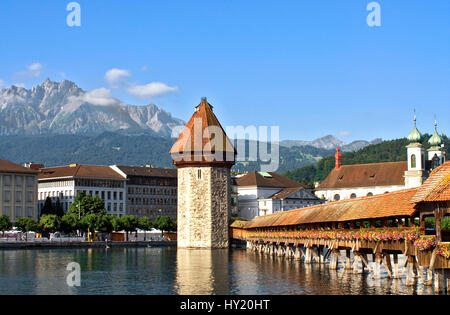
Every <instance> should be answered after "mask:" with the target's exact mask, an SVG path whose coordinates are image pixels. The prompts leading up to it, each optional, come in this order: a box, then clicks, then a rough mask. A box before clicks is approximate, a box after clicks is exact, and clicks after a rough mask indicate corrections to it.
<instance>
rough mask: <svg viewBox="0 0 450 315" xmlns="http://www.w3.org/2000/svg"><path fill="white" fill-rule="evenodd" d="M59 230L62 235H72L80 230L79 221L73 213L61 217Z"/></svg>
mask: <svg viewBox="0 0 450 315" xmlns="http://www.w3.org/2000/svg"><path fill="white" fill-rule="evenodd" d="M60 228H61V230H62V231H63V232H64V233H72V232H74V231H76V230H78V229H80V220H79V219H78V216H77V215H75V214H73V213H70V214H69V213H67V214H65V215H63V217H62V218H61V226H60Z"/></svg>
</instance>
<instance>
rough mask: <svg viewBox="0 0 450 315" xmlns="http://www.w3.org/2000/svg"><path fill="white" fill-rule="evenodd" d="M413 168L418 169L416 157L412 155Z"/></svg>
mask: <svg viewBox="0 0 450 315" xmlns="http://www.w3.org/2000/svg"><path fill="white" fill-rule="evenodd" d="M411 168H416V155H415V154H413V155H411Z"/></svg>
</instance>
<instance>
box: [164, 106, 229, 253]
mask: <svg viewBox="0 0 450 315" xmlns="http://www.w3.org/2000/svg"><path fill="white" fill-rule="evenodd" d="M170 154H171V156H172V159H173V163H174V164H175V166H176V167H177V172H178V205H177V207H178V219H177V220H178V221H177V222H178V233H177V245H178V247H193V248H227V247H228V246H229V235H228V230H229V225H230V220H231V176H230V168H231V167H232V166H233V164H234V158H235V154H236V152H235V150H234V148H233V145H232V144H231V142H230V140H229V139H228V137H227V136H226V134H225V131H224V130H223V128H222V127H221V125H220V123H219V121H218V120H217V117H216V116H215V115H214V113H213V108H212V106H211V105H210V104H209V103H208V102H207V101H206V98H202V101H201V103H200V104H199V105H198V106H196V108H195V112H194V114H193V115H192V117H191V119H190V120H189V121H188V123H187V124H186V126H185V128H184V130H183V131H182V132H181V134H180V137H179V138H178V139H177V141H176V142H175V143H174V145H173V147H172V149H171V150H170Z"/></svg>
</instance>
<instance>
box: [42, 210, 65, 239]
mask: <svg viewBox="0 0 450 315" xmlns="http://www.w3.org/2000/svg"><path fill="white" fill-rule="evenodd" d="M39 226H40V228H41V230H42V232H43V234H45V235H46V236H48V235H49V233H53V232H56V231H58V230H59V229H60V226H61V218H60V217H58V216H57V215H55V214H44V215H42V216H41V219H40V220H39Z"/></svg>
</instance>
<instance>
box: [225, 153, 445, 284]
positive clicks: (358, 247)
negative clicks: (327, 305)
mask: <svg viewBox="0 0 450 315" xmlns="http://www.w3.org/2000/svg"><path fill="white" fill-rule="evenodd" d="M446 215H450V161H449V162H446V163H444V164H443V165H442V166H440V167H439V168H437V169H435V170H434V171H433V172H432V173H431V174H430V177H429V178H428V180H427V181H426V182H425V183H424V185H422V186H421V187H418V188H413V189H407V190H401V191H396V192H391V193H386V194H382V195H375V196H371V197H360V198H355V199H347V200H341V201H334V202H329V203H325V204H321V205H316V206H311V207H307V208H301V209H296V210H291V211H286V212H277V213H274V214H270V215H266V216H260V217H256V218H254V219H253V220H252V221H249V222H243V221H236V222H234V223H233V224H232V225H231V233H232V238H234V239H239V240H244V241H246V244H247V250H250V251H256V252H258V253H261V254H266V255H272V256H282V257H285V258H286V259H292V260H294V261H296V260H297V261H303V262H304V263H307V264H308V263H319V264H327V265H328V266H329V268H331V269H338V268H339V266H340V265H339V261H341V266H342V268H344V269H346V270H349V271H353V272H355V273H361V272H364V271H369V272H372V273H373V274H374V276H376V277H379V276H380V274H381V273H380V270H381V268H384V269H385V270H386V272H387V274H388V276H389V277H391V278H403V277H406V284H407V285H413V284H414V283H415V282H416V281H420V282H422V283H423V284H425V285H433V283H434V289H435V291H436V292H444V291H446V290H447V289H448V290H449V291H450V242H449V241H450V234H449V233H448V232H450V231H446V230H442V229H441V219H442V218H443V217H444V216H446ZM426 217H434V218H435V219H436V229H433V230H427V229H426V228H425V218H426ZM344 252H345V254H344ZM399 255H405V256H406V259H405V264H403V266H399Z"/></svg>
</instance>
